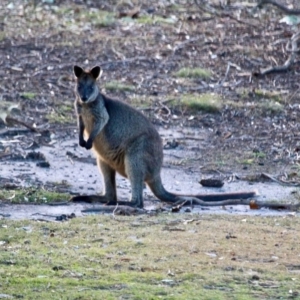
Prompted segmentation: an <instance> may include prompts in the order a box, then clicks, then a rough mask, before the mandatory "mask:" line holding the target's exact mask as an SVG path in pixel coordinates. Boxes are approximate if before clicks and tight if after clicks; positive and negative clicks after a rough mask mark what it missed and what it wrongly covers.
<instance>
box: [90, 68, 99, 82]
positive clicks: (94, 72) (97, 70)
mask: <svg viewBox="0 0 300 300" xmlns="http://www.w3.org/2000/svg"><path fill="white" fill-rule="evenodd" d="M100 72H101V68H100V67H99V66H96V67H94V68H93V69H91V71H90V73H91V74H92V76H93V77H94V78H95V79H97V78H98V77H99V75H100Z"/></svg>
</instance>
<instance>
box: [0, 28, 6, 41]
mask: <svg viewBox="0 0 300 300" xmlns="http://www.w3.org/2000/svg"><path fill="white" fill-rule="evenodd" d="M5 38H6V34H5V32H4V31H2V32H0V42H1V41H3V40H4V39H5Z"/></svg>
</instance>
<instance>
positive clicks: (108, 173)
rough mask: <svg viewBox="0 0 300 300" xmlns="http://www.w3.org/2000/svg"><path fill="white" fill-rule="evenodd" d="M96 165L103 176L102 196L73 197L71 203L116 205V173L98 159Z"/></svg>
mask: <svg viewBox="0 0 300 300" xmlns="http://www.w3.org/2000/svg"><path fill="white" fill-rule="evenodd" d="M97 164H98V167H99V169H100V171H101V173H102V176H103V183H104V192H103V195H86V196H74V197H72V198H71V201H73V202H87V203H95V202H98V203H107V204H108V205H116V204H117V190H116V171H115V170H114V169H112V168H111V167H110V166H109V165H108V164H107V163H105V162H104V161H102V160H101V159H99V158H97Z"/></svg>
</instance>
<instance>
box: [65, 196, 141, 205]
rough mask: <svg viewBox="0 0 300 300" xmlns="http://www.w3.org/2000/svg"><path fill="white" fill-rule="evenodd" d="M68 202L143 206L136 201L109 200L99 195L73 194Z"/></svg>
mask: <svg viewBox="0 0 300 300" xmlns="http://www.w3.org/2000/svg"><path fill="white" fill-rule="evenodd" d="M70 202H74V203H80V202H84V203H102V204H104V205H109V206H116V205H117V204H118V205H125V206H130V207H137V208H143V205H138V203H137V202H131V201H116V200H109V199H108V197H107V196H100V195H82V196H73V197H72V198H71V199H70Z"/></svg>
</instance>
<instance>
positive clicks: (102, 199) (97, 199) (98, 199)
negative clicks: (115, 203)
mask: <svg viewBox="0 0 300 300" xmlns="http://www.w3.org/2000/svg"><path fill="white" fill-rule="evenodd" d="M70 201H71V202H75V203H78V202H85V203H108V202H109V201H110V200H109V199H108V197H107V196H105V195H103V196H98V195H89V196H87V195H82V196H73V197H72V198H71V199H70Z"/></svg>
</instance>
